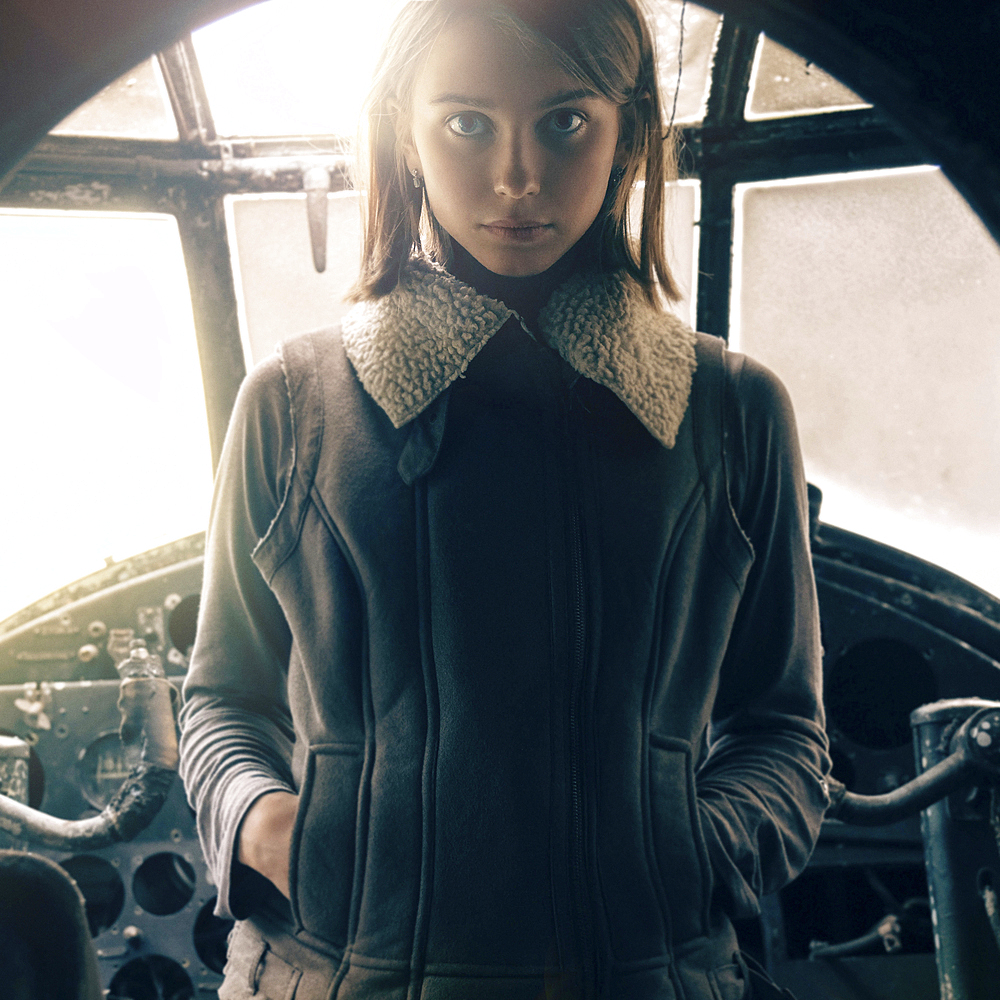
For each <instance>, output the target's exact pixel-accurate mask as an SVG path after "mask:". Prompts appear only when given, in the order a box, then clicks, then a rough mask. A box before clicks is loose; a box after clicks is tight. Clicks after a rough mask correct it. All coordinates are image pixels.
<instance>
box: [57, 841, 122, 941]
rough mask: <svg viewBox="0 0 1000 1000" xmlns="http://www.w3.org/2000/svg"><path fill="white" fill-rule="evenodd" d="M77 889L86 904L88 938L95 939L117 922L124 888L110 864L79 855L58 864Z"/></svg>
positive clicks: (85, 855)
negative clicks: (88, 927)
mask: <svg viewBox="0 0 1000 1000" xmlns="http://www.w3.org/2000/svg"><path fill="white" fill-rule="evenodd" d="M59 864H60V865H61V866H62V867H63V868H64V869H65V870H66V871H67V872H69V874H70V877H71V878H72V879H73V881H74V882H76V884H77V885H78V886H79V887H80V892H82V893H83V898H84V901H85V903H86V911H87V924H88V925H89V926H90V936H91V937H97V935H98V934H100V933H102V932H103V931H106V930H107V929H108V928H109V927H110V926H111V925H112V924H114V922H115V921H116V920H117V919H118V917H119V914H121V912H122V907H123V906H124V905H125V886H124V884H123V883H122V879H121V876H120V875H119V874H118V872H117V871H115V869H114V867H113V866H112V865H111V863H110V862H109V861H106V860H105V859H104V858H99V857H97V856H96V855H93V854H78V855H76V856H75V857H72V858H67V859H66V860H65V861H60V862H59Z"/></svg>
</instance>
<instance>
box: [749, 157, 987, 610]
mask: <svg viewBox="0 0 1000 1000" xmlns="http://www.w3.org/2000/svg"><path fill="white" fill-rule="evenodd" d="M736 220H737V226H736V253H737V260H736V263H735V269H734V276H735V277H734V285H733V324H732V336H731V345H735V346H737V347H738V348H739V349H741V350H745V351H746V352H747V353H748V354H750V355H752V356H753V357H756V358H758V359H759V360H761V361H763V362H764V363H765V364H766V365H768V366H769V367H771V368H772V369H774V370H775V371H776V372H777V373H778V374H779V375H780V376H781V378H782V379H783V380H784V382H785V384H786V385H787V386H788V388H789V390H790V392H791V395H792V399H793V401H794V403H795V410H796V415H797V418H798V422H799V431H800V435H801V439H802V446H803V450H804V453H805V459H806V474H807V477H808V478H809V480H810V481H811V482H814V483H816V484H817V485H818V486H819V487H820V488H821V489H822V490H823V494H824V498H823V510H822V518H823V520H824V521H828V522H829V523H831V524H836V525H838V526H840V527H844V528H848V529H850V530H853V531H857V532H859V533H862V534H865V535H868V536H869V537H872V538H875V539H877V540H879V541H883V542H887V543H889V544H890V545H892V546H894V547H896V548H899V549H904V550H906V551H908V552H912V553H914V554H915V555H918V556H921V557H923V558H924V559H928V560H930V561H931V562H935V563H937V564H939V565H942V566H946V567H948V568H949V569H951V570H953V571H954V572H957V573H959V574H960V575H962V576H964V577H966V578H967V579H968V580H970V581H972V582H973V583H976V584H978V585H979V586H981V587H984V588H985V589H987V590H990V591H992V592H993V593H1000V567H998V564H997V559H996V553H997V552H1000V509H998V507H997V502H996V498H997V496H1000V423H998V421H997V420H995V419H993V417H994V416H995V414H997V413H1000V308H998V305H997V301H998V300H997V289H998V288H1000V249H998V247H997V245H996V243H994V241H993V240H992V239H991V238H990V236H989V234H988V233H987V232H986V230H985V228H984V227H983V225H982V223H981V222H980V221H979V219H978V218H977V217H976V216H975V214H974V213H973V212H972V211H971V209H969V207H968V205H967V204H966V203H965V201H963V199H962V198H961V197H960V196H959V194H958V193H957V192H956V191H955V190H954V188H953V187H952V186H951V184H950V183H949V182H948V181H947V180H946V179H945V178H944V176H943V175H942V174H941V173H940V172H939V171H938V170H935V169H932V168H918V169H908V170H895V171H877V172H876V171H872V172H865V173H862V174H853V175H840V176H836V177H814V178H810V179H808V180H806V179H802V180H798V181H794V182H790V181H782V182H771V183H761V184H746V185H740V186H739V187H738V188H737V193H736Z"/></svg>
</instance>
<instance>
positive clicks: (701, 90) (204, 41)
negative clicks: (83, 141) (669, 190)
mask: <svg viewBox="0 0 1000 1000" xmlns="http://www.w3.org/2000/svg"><path fill="white" fill-rule="evenodd" d="M397 6H398V4H394V3H392V2H389V0H373V2H371V3H359V4H331V3H327V2H323V0H318V2H317V0H270V2H267V3H261V4H258V5H257V6H254V7H251V8H249V9H247V10H244V11H240V12H239V13H237V14H234V15H232V16H231V17H228V18H225V19H223V20H221V21H217V22H216V23H214V24H211V25H209V26H207V27H205V28H202V29H201V30H200V31H197V32H195V33H194V35H193V36H192V37H193V41H194V47H195V51H196V53H197V56H198V65H199V67H200V69H201V75H202V79H203V80H204V83H205V90H206V93H207V94H208V99H209V103H210V105H211V108H212V116H213V119H214V122H215V127H216V130H217V131H218V133H219V135H222V136H227V137H235V136H277V135H330V134H333V135H339V136H347V137H353V136H354V134H355V132H356V130H357V121H358V114H359V111H360V109H361V104H362V102H363V101H364V98H365V94H366V91H367V84H368V80H369V79H370V78H371V72H372V68H373V67H374V64H375V59H376V57H377V54H378V52H379V49H380V48H381V43H382V35H383V32H384V30H385V28H386V27H387V26H388V23H389V21H390V19H391V14H392V12H393V11H394V10H395V8H396V7H397ZM649 6H650V9H651V13H652V19H653V22H654V25H655V30H656V31H657V35H658V42H659V46H658V48H659V54H660V66H659V69H660V76H661V83H662V87H663V95H664V100H665V101H666V102H667V103H668V105H669V106H670V107H668V112H669V110H670V109H671V108H672V105H673V98H674V93H675V91H677V109H676V115H675V121H677V122H696V121H700V120H701V119H702V118H703V117H704V115H705V104H706V101H707V99H708V88H709V78H710V73H711V68H712V58H713V55H714V52H715V45H716V40H717V36H718V30H719V24H720V22H721V17H720V15H718V14H716V13H715V12H714V11H708V10H705V9H704V8H703V7H698V6H697V5H695V4H687V5H686V7H685V8H684V14H683V16H684V49H683V56H682V59H683V72H682V73H681V74H680V89H679V91H678V86H677V81H678V52H677V46H676V44H675V42H676V39H677V38H678V37H679V33H680V32H679V27H680V20H681V8H682V5H681V4H680V3H679V2H674V0H657V2H654V3H651V4H650V5H649Z"/></svg>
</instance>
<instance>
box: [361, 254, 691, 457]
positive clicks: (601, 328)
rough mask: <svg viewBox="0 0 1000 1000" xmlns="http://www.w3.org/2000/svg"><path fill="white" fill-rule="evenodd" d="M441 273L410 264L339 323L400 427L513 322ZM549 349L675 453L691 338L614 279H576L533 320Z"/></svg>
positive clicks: (417, 261)
mask: <svg viewBox="0 0 1000 1000" xmlns="http://www.w3.org/2000/svg"><path fill="white" fill-rule="evenodd" d="M514 315H515V313H514V311H513V310H511V309H509V308H508V307H507V306H505V305H504V304H503V303H502V302H497V301H496V300H494V299H490V298H487V297H486V296H484V295H480V294H479V293H478V292H477V291H476V290H475V289H474V288H472V287H471V286H469V285H467V284H465V283H464V282H461V281H459V280H458V279H457V278H455V277H454V276H453V275H451V274H449V273H448V272H447V271H445V270H444V268H442V267H440V266H439V265H437V264H435V263H433V262H432V261H429V260H427V259H425V258H414V259H413V260H411V261H410V263H409V265H408V266H407V268H406V269H405V270H404V271H403V274H402V277H401V279H400V282H399V284H398V285H397V286H396V288H394V289H393V290H392V291H391V292H390V293H389V294H388V295H384V296H382V297H381V298H379V299H374V300H371V301H368V302H362V303H360V304H359V305H357V306H355V307H354V308H353V309H352V310H351V311H350V312H349V313H348V314H347V315H346V316H345V317H344V319H343V322H342V329H343V337H344V346H345V348H346V350H347V356H348V357H349V358H350V360H351V364H352V365H353V366H354V369H355V371H356V372H357V374H358V378H359V379H360V380H361V383H362V385H363V386H364V387H365V390H366V391H367V392H368V394H369V395H370V396H371V397H372V398H373V399H374V400H375V402H376V403H378V405H379V406H381V407H382V409H383V410H384V411H385V412H386V414H387V415H388V416H389V419H390V420H392V422H393V425H394V426H396V427H402V426H403V424H405V423H407V422H408V421H409V420H412V419H413V418H414V417H415V416H417V415H418V414H419V413H421V412H422V411H423V410H424V409H426V407H428V406H429V405H430V404H431V403H432V402H433V401H434V400H435V399H436V398H437V397H438V396H439V395H440V394H441V393H442V392H443V391H444V390H445V389H446V388H447V387H448V386H449V385H451V383H452V382H454V381H455V379H457V378H458V377H459V376H460V375H462V374H463V373H464V372H465V370H466V368H468V366H469V363H470V362H471V361H472V359H473V358H474V357H475V356H476V355H477V354H478V353H479V351H480V349H481V348H482V347H483V345H484V344H485V343H486V341H487V340H489V339H490V337H492V336H493V334H495V333H496V332H497V331H498V330H499V329H500V327H502V326H503V325H504V323H506V322H507V320H508V319H510V317H511V316H514ZM538 327H539V331H540V332H541V334H542V335H543V337H544V338H545V340H546V341H547V343H548V344H549V345H550V346H552V347H553V348H555V350H556V351H558V352H559V354H560V355H561V356H562V358H563V359H564V360H565V361H566V362H567V363H568V364H569V365H571V366H572V367H573V368H574V369H575V370H576V371H578V372H579V373H580V374H581V375H585V376H586V377H587V378H589V379H592V380H593V381H595V382H598V383H600V384H601V385H603V386H605V387H606V388H608V389H610V390H611V391H612V392H613V393H614V394H615V395H616V396H617V397H618V398H619V399H620V400H621V401H622V402H623V403H624V404H625V405H626V406H627V407H628V408H629V409H630V410H631V411H632V413H633V414H635V416H636V417H637V418H638V419H639V420H640V421H641V422H642V423H643V424H644V425H645V427H646V428H647V429H648V430H649V431H650V433H651V434H652V435H653V436H654V437H656V438H657V439H658V440H659V441H661V442H662V443H663V444H664V445H666V446H667V447H668V448H671V447H673V444H674V441H675V440H676V437H677V429H678V427H680V424H681V420H682V419H683V417H684V412H685V410H686V409H687V403H688V395H689V394H690V392H691V381H692V378H693V376H694V370H695V333H694V331H693V330H691V329H690V328H689V327H688V326H686V325H685V324H684V323H682V322H681V321H680V320H679V319H678V318H677V317H676V316H673V315H672V314H670V313H663V312H659V311H657V310H656V309H654V308H653V307H652V306H651V305H650V304H649V303H648V302H647V301H646V299H645V297H644V296H643V295H642V292H641V291H640V290H639V288H638V287H636V286H635V285H634V283H632V282H630V281H628V280H627V279H626V278H624V277H622V276H618V275H611V276H609V277H605V278H602V279H601V280H595V278H594V276H593V275H587V274H576V275H573V276H572V277H571V278H569V279H568V280H567V281H566V282H565V283H564V284H562V285H560V286H559V287H558V288H557V289H556V290H555V292H553V294H552V297H551V298H550V299H549V301H548V303H547V304H546V306H545V307H544V308H543V309H542V311H541V313H540V314H539V317H538Z"/></svg>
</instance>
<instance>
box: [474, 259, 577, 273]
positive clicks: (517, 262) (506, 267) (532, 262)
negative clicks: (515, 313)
mask: <svg viewBox="0 0 1000 1000" xmlns="http://www.w3.org/2000/svg"><path fill="white" fill-rule="evenodd" d="M473 256H474V257H475V258H476V260H478V261H479V263H480V264H482V265H483V267H485V268H487V269H488V270H490V271H492V272H493V273H494V274H500V275H502V276H503V277H505V278H530V277H531V276H532V275H535V274H541V273H542V272H543V271H547V270H548V269H549V268H550V267H551V266H552V265H553V264H554V263H555V262H556V261H557V260H559V258H560V257H561V256H562V255H561V254H557V255H556V256H552V255H550V254H546V255H545V256H544V257H541V256H537V255H531V256H527V255H526V256H525V257H523V258H514V259H512V258H511V257H509V256H507V255H506V254H505V255H497V254H489V253H485V254H483V255H482V256H480V255H479V254H473Z"/></svg>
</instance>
